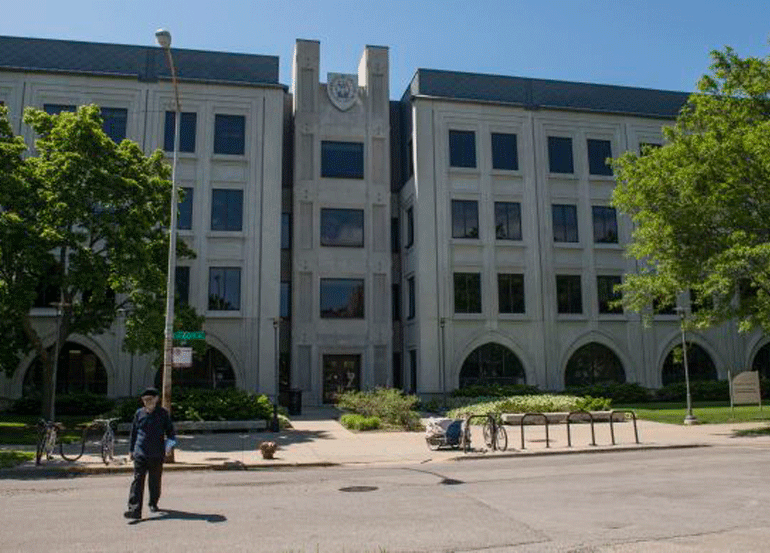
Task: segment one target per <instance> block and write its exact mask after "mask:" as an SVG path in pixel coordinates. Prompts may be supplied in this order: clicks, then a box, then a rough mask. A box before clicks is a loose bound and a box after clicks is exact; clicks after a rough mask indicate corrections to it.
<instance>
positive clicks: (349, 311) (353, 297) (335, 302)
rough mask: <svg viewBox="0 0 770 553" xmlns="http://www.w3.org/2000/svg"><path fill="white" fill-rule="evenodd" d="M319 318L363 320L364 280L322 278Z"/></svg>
mask: <svg viewBox="0 0 770 553" xmlns="http://www.w3.org/2000/svg"><path fill="white" fill-rule="evenodd" d="M321 318H322V319H363V318H364V280H363V279H357V278H322V279H321Z"/></svg>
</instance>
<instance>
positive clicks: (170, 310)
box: [155, 29, 182, 462]
mask: <svg viewBox="0 0 770 553" xmlns="http://www.w3.org/2000/svg"><path fill="white" fill-rule="evenodd" d="M155 39H156V40H157V42H158V45H159V46H160V47H161V48H163V50H165V52H166V59H167V60H168V65H169V68H170V69H171V82H172V84H173V86H174V98H175V100H176V102H175V109H176V113H175V117H174V160H173V162H172V165H171V222H170V223H169V229H168V234H169V239H168V274H167V275H166V326H165V330H164V334H163V396H162V402H161V405H162V406H163V408H164V409H166V410H167V411H168V412H169V414H170V413H171V367H172V360H173V347H174V341H173V339H174V273H175V271H176V211H177V185H176V164H177V158H178V157H179V129H180V120H181V119H182V109H181V107H180V105H179V85H178V83H177V79H176V68H175V67H174V58H173V56H172V55H171V33H169V32H168V31H166V30H164V29H158V30H157V31H156V32H155ZM166 460H167V461H169V462H173V461H174V450H173V449H172V450H171V452H170V453H169V455H168V456H167V457H166Z"/></svg>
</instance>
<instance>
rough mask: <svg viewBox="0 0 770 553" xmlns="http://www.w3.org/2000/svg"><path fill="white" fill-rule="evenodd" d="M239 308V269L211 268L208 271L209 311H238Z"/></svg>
mask: <svg viewBox="0 0 770 553" xmlns="http://www.w3.org/2000/svg"><path fill="white" fill-rule="evenodd" d="M240 308H241V269H240V268H239V267H211V268H210V269H209V309H210V310H212V311H238V310H239V309H240Z"/></svg>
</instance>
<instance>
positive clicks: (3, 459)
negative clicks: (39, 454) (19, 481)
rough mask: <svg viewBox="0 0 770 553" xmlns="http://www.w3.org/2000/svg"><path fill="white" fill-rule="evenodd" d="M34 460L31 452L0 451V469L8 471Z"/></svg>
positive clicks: (33, 454)
mask: <svg viewBox="0 0 770 553" xmlns="http://www.w3.org/2000/svg"><path fill="white" fill-rule="evenodd" d="M34 458H35V453H34V452H33V451H16V450H11V449H0V469H8V468H11V467H15V466H16V465H20V464H22V463H24V462H26V461H31V460H32V459H34Z"/></svg>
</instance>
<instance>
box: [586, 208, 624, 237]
mask: <svg viewBox="0 0 770 553" xmlns="http://www.w3.org/2000/svg"><path fill="white" fill-rule="evenodd" d="M592 211H593V216H594V242H596V243H600V244H617V243H618V221H617V217H616V215H615V208H614V207H607V206H601V205H595V206H593V208H592Z"/></svg>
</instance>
